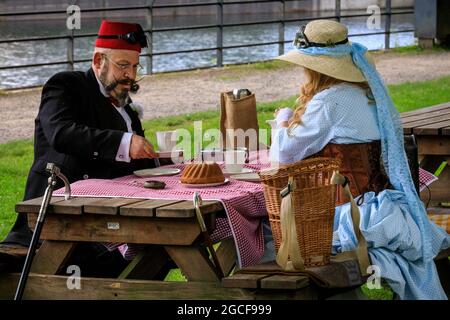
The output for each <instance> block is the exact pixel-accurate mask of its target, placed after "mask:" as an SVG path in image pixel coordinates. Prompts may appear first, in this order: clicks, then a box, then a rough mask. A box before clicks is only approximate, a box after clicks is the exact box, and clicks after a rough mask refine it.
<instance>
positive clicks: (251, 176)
mask: <svg viewBox="0 0 450 320" xmlns="http://www.w3.org/2000/svg"><path fill="white" fill-rule="evenodd" d="M230 179H234V180H239V181H247V182H261V179H260V177H259V174H257V173H256V172H252V173H241V174H235V175H231V176H230Z"/></svg>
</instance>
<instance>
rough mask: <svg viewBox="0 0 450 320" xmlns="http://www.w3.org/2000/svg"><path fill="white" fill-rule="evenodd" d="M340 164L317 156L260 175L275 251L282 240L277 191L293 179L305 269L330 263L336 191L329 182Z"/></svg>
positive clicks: (296, 215)
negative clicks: (290, 177) (290, 178)
mask: <svg viewBox="0 0 450 320" xmlns="http://www.w3.org/2000/svg"><path fill="white" fill-rule="evenodd" d="M340 165H341V162H340V160H338V159H334V158H323V157H319V158H312V159H308V160H302V161H299V162H296V163H293V164H290V165H287V166H282V167H280V168H278V169H269V170H265V171H261V172H260V178H261V181H262V183H263V186H264V197H265V201H266V207H267V211H268V214H269V220H270V225H271V228H272V233H273V238H274V240H275V248H276V251H277V252H278V250H279V248H280V244H281V241H282V237H281V234H282V233H281V226H280V205H281V196H280V191H281V190H282V189H284V188H285V187H286V186H287V184H288V179H289V176H293V177H294V183H295V186H296V188H295V189H294V190H293V191H291V192H292V194H291V196H292V203H293V214H294V215H295V218H294V220H295V224H296V230H297V241H298V244H299V246H300V253H301V255H302V258H303V259H304V265H305V267H311V266H320V265H325V264H328V263H329V262H330V255H331V245H332V237H333V220H334V209H335V201H336V190H337V186H336V185H332V184H331V183H330V180H331V176H332V175H333V172H334V171H336V170H339V167H340Z"/></svg>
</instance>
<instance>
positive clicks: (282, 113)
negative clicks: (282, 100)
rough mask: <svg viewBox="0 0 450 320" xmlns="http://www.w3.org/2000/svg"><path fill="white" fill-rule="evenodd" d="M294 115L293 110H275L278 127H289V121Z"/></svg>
mask: <svg viewBox="0 0 450 320" xmlns="http://www.w3.org/2000/svg"><path fill="white" fill-rule="evenodd" d="M293 115H294V112H293V111H292V109H291V108H281V109H280V108H277V109H276V110H275V120H276V121H277V125H278V127H287V126H288V125H289V123H288V121H289V119H290V118H291V117H292V116H293Z"/></svg>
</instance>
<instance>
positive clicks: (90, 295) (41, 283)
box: [0, 273, 283, 300]
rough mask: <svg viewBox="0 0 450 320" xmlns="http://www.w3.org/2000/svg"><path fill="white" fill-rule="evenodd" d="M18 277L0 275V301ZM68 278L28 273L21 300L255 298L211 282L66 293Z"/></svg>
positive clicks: (102, 285) (93, 287)
mask: <svg viewBox="0 0 450 320" xmlns="http://www.w3.org/2000/svg"><path fill="white" fill-rule="evenodd" d="M19 276H20V275H19V274H2V275H0V299H12V298H13V296H14V292H15V288H16V286H17V283H18V281H19ZM68 279H69V278H68V277H67V276H55V275H40V274H35V273H32V274H30V276H29V278H28V282H27V286H26V288H25V292H24V296H23V298H24V299H25V300H30V299H39V300H41V299H44V300H78V299H79V300H94V299H98V300H122V299H124V300H141V299H142V300H163V299H164V300H178V299H181V300H191V299H212V300H224V299H225V300H245V299H255V296H254V295H253V293H252V292H249V291H247V290H241V289H232V288H223V287H222V286H221V285H220V283H215V282H179V281H152V280H117V279H99V278H81V282H80V283H81V288H80V289H72V290H70V289H68V288H67V281H68ZM274 297H276V296H275V295H274ZM280 297H281V298H282V297H283V295H280Z"/></svg>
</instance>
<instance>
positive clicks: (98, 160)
mask: <svg viewBox="0 0 450 320" xmlns="http://www.w3.org/2000/svg"><path fill="white" fill-rule="evenodd" d="M124 108H125V110H126V112H127V114H128V115H129V116H130V119H131V120H132V129H133V131H134V133H136V134H138V135H140V136H144V130H143V129H142V125H141V122H140V120H139V118H138V114H137V113H136V112H135V111H134V110H132V109H131V108H130V107H129V106H128V105H127V106H125V107H124ZM126 131H127V126H126V123H125V121H124V119H123V118H122V116H121V115H120V114H119V112H118V111H117V110H115V107H114V106H113V105H112V104H111V102H110V101H109V99H108V98H106V97H105V96H104V95H103V94H102V93H101V92H100V89H99V84H98V81H97V79H96V77H95V75H94V72H93V70H92V69H89V70H88V71H87V72H77V71H75V72H61V73H58V74H56V75H54V76H53V77H52V78H50V80H48V82H47V83H46V84H45V86H44V88H43V90H42V98H41V105H40V107H39V113H38V115H37V117H36V120H35V134H34V162H33V165H32V167H31V169H30V173H29V175H28V180H27V184H26V189H25V197H24V199H25V200H27V199H31V198H35V197H38V196H42V195H43V193H44V191H45V188H46V187H47V179H48V176H49V175H48V173H47V172H46V171H45V168H46V165H47V163H48V162H53V163H55V164H56V165H57V166H58V167H59V168H60V169H61V171H62V173H63V174H64V175H65V176H66V177H67V178H68V179H69V181H70V182H71V183H72V182H74V181H77V180H81V179H87V178H103V179H111V178H116V177H120V176H124V175H128V174H131V173H132V172H133V171H134V170H137V169H142V168H149V167H154V161H153V160H150V159H144V160H132V161H131V163H126V162H118V161H115V158H116V154H117V150H118V148H119V145H120V142H121V139H122V136H123V133H124V132H126ZM59 186H62V185H61V183H60V184H59Z"/></svg>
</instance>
